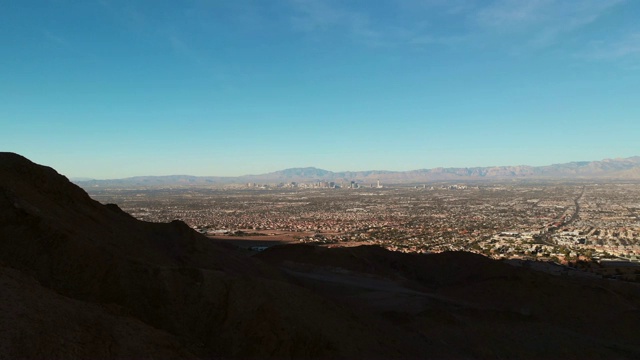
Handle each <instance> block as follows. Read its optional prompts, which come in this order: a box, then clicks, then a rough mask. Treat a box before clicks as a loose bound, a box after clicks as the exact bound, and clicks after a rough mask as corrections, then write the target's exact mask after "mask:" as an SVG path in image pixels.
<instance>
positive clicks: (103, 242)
mask: <svg viewBox="0 0 640 360" xmlns="http://www.w3.org/2000/svg"><path fill="white" fill-rule="evenodd" d="M0 265H2V266H3V267H6V268H13V269H16V270H18V271H19V272H20V275H19V276H18V277H17V278H18V279H22V278H30V277H32V278H34V279H35V280H36V281H37V282H38V283H39V284H40V285H34V286H35V287H36V288H38V289H36V290H34V292H33V293H34V294H37V293H38V292H40V293H42V294H46V293H47V292H46V291H44V290H42V289H40V287H44V288H47V289H50V290H53V291H55V292H57V293H59V294H60V295H61V296H62V297H64V299H67V300H66V301H64V300H60V299H49V300H46V299H44V300H43V301H44V302H45V303H46V301H50V302H51V303H54V304H57V303H60V304H62V303H63V302H64V303H66V304H67V305H64V304H62V305H61V306H63V307H64V306H67V308H68V307H69V306H71V305H69V304H71V303H74V302H75V301H85V302H87V304H91V303H93V304H104V305H105V306H107V308H108V309H112V310H109V311H115V315H117V316H120V315H122V316H124V317H126V318H127V319H128V318H131V319H138V320H136V321H142V323H144V324H148V325H147V326H150V327H153V328H156V329H160V330H161V332H162V331H164V332H166V333H167V335H165V336H174V337H177V338H178V339H180V342H181V344H183V345H184V346H185V347H186V350H180V349H178V350H179V351H183V352H192V353H195V354H196V355H200V356H205V357H211V356H213V357H258V358H262V357H293V358H304V357H327V356H331V357H333V356H346V357H352V356H355V355H356V354H370V355H371V356H375V355H378V356H384V354H386V356H393V355H398V354H402V353H403V351H404V350H402V348H400V349H398V348H395V347H393V346H388V345H386V344H384V342H383V341H382V340H383V339H385V336H384V334H383V332H382V331H381V330H376V329H375V328H373V329H372V328H371V327H370V326H369V324H368V323H367V320H366V319H363V320H362V321H360V320H357V317H356V315H354V313H353V312H351V311H350V310H349V309H347V308H344V307H342V306H340V305H338V304H335V303H333V302H329V301H327V300H325V299H323V298H321V297H319V296H317V295H315V294H313V293H312V292H310V291H308V290H305V289H303V288H299V287H297V286H295V285H292V284H289V283H287V282H286V281H284V280H283V279H282V278H281V277H280V275H279V274H278V273H279V272H278V271H277V270H275V269H273V268H272V267H270V266H267V265H265V264H263V263H262V262H260V261H259V260H254V259H252V258H250V257H247V256H246V254H245V253H243V252H241V251H240V250H238V249H236V248H234V247H231V246H227V245H222V244H220V243H216V242H213V241H211V240H210V239H208V238H206V237H204V236H202V235H200V234H198V233H197V232H195V231H192V230H191V229H190V228H189V227H188V226H186V225H185V224H184V223H182V222H179V221H174V222H172V223H169V224H154V223H144V222H140V221H138V220H135V219H134V218H132V217H131V216H129V215H128V214H126V213H124V212H122V211H121V210H120V209H119V208H118V207H117V206H115V205H109V206H104V205H101V204H99V203H98V202H95V201H93V200H92V199H90V198H89V197H88V196H87V194H86V193H84V191H82V190H81V189H80V188H78V187H76V186H75V185H73V184H71V183H69V182H68V181H67V180H66V178H65V177H63V176H61V175H59V174H58V173H56V172H55V171H54V170H53V169H51V168H47V167H44V166H40V165H36V164H33V163H31V162H30V161H29V160H27V159H25V158H23V157H21V156H19V155H16V154H10V153H2V154H0ZM7 271H9V270H7ZM12 281H14V280H12ZM14 283H15V281H14ZM25 286H30V285H25ZM4 290H6V289H4ZM4 290H3V291H4ZM23 290H24V289H16V291H13V292H12V291H11V290H9V291H10V294H9V295H10V297H11V298H17V297H18V296H19V295H20V294H21V291H23ZM25 291H26V290H25ZM51 294H53V293H51ZM8 297H9V296H8ZM45 297H46V296H45ZM1 305H2V306H3V307H5V308H3V311H4V312H5V313H6V312H9V313H10V311H9V310H7V308H6V307H8V308H11V307H12V306H15V305H16V304H12V303H6V302H3V303H2V304H1ZM86 308H87V311H92V312H96V315H95V316H96V318H98V319H107V320H108V319H110V317H109V315H108V314H105V310H102V309H101V308H100V307H95V306H90V305H87V306H86ZM113 309H116V310H113ZM109 311H106V312H107V313H108V312H109ZM59 313H60V314H65V311H63V310H61V311H60V312H59ZM107 320H105V322H107V323H109V321H111V320H108V321H107ZM52 321H53V320H51V322H52ZM56 321H59V322H60V326H75V327H79V326H83V325H82V324H83V322H82V319H74V318H60V319H56ZM126 321H130V320H126ZM131 321H133V320H131ZM23 325H24V324H23ZM24 326H27V325H24ZM34 326H39V325H38V324H34ZM43 326H45V325H43ZM109 329H110V327H105V329H103V330H104V331H103V333H96V334H93V335H92V336H93V337H94V338H95V341H102V340H101V338H102V337H110V338H113V339H114V340H113V341H117V339H119V337H118V336H117V334H114V333H112V332H111V330H109ZM41 330H42V331H43V332H44V333H49V334H51V333H52V332H51V331H48V330H47V329H44V330H43V329H38V328H36V329H33V332H34V333H38V332H39V331H41ZM87 331H92V329H91V328H88V329H87ZM101 331H102V330H101ZM113 331H118V330H117V328H116V329H115V330H113ZM2 334H3V332H0V336H3V335H2ZM169 334H170V335H169ZM60 336H61V339H60V340H63V339H65V337H64V336H67V335H64V334H61V335H60ZM154 336H155V335H154V334H152V333H149V334H146V335H144V336H142V338H145V339H151V340H153V339H155V337H154ZM398 338H399V337H398ZM27 339H29V341H33V340H34V337H33V336H31V337H27ZM0 340H1V341H0V342H2V343H3V344H7V343H9V348H11V349H12V350H11V351H14V350H15V351H14V353H19V354H24V355H25V356H27V357H28V356H39V355H41V354H40V353H37V352H36V353H29V349H31V348H29V347H25V346H26V344H25V343H24V342H20V341H14V340H12V339H0ZM42 340H43V341H45V339H42ZM151 340H149V341H151ZM46 341H47V342H51V341H53V340H46ZM132 341H133V340H132ZM398 342H400V343H402V342H403V340H402V338H399V339H398ZM142 345H143V344H142ZM142 345H141V346H142ZM87 346H88V347H89V348H92V346H93V344H87ZM16 348H17V349H16ZM44 348H48V347H47V346H45V347H44ZM89 348H84V349H81V350H75V351H76V352H73V353H65V352H64V350H63V349H60V350H59V351H58V352H57V354H58V355H59V356H60V357H62V358H67V357H73V356H74V354H87V351H89V350H88V349H89ZM113 348H115V349H118V348H120V349H124V350H123V351H124V352H123V353H117V354H112V355H113V356H132V355H134V354H136V352H132V353H128V352H126V351H125V350H126V349H129V348H128V347H126V346H120V347H119V346H113ZM32 349H38V347H37V346H34V347H32ZM418 349H420V350H426V349H428V348H427V347H425V346H422V347H420V346H418ZM178 350H176V352H173V353H172V352H168V353H166V354H165V355H166V356H167V357H172V356H174V355H176V353H179V352H178ZM413 350H414V351H415V349H413ZM7 351H8V350H7ZM34 351H35V350H34ZM99 354H101V353H100V352H97V353H96V354H95V355H96V356H97V355H99ZM150 356H151V354H150Z"/></svg>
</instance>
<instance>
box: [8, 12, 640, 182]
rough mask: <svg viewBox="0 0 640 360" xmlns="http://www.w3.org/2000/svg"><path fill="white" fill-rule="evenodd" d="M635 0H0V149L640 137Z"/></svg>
mask: <svg viewBox="0 0 640 360" xmlns="http://www.w3.org/2000/svg"><path fill="white" fill-rule="evenodd" d="M637 14H640V1H635V0H634V1H632V0H627V1H624V0H526V1H525V0H522V1H516V0H495V1H471V0H395V1H382V0H366V1H364V0H362V1H358V0H354V1H331V0H274V1H262V0H254V1H251V0H246V1H244V0H237V1H215V0H210V1H206V0H185V1H168V0H166V1H161V0H157V1H133V0H127V1H115V0H114V1H110V0H96V1H91V0H87V1H71V0H69V1H65V0H51V1H30V0H20V1H17V0H16V1H11V0H10V1H2V2H0V150H1V151H12V152H17V153H20V154H22V155H25V156H27V157H28V158H30V159H31V160H33V161H35V162H38V163H42V164H46V165H49V166H52V167H54V168H56V169H57V170H58V171H59V172H61V173H63V174H65V175H67V176H70V177H80V176H86V177H93V178H120V177H128V176H135V175H167V174H191V175H243V174H257V173H264V172H269V171H275V170H280V169H284V168H288V167H299V166H316V167H321V168H325V169H329V170H334V171H340V170H373V169H385V170H412V169H420V168H433V167H464V166H490V165H520V164H526V165H547V164H552V163H560V162H567V161H574V160H599V159H603V158H615V157H628V156H634V155H640V142H639V141H638V139H639V138H640V22H639V21H637V20H638V17H637Z"/></svg>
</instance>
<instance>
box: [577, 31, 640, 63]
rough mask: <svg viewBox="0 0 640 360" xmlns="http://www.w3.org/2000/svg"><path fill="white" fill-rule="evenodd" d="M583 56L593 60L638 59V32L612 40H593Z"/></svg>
mask: <svg viewBox="0 0 640 360" xmlns="http://www.w3.org/2000/svg"><path fill="white" fill-rule="evenodd" d="M585 57H587V58H589V59H593V60H621V59H640V32H636V33H632V34H627V35H625V36H624V37H622V38H620V39H618V40H614V41H606V42H605V41H594V42H592V43H591V44H590V49H589V50H588V51H587V52H586V53H585Z"/></svg>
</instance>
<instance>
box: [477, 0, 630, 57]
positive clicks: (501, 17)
mask: <svg viewBox="0 0 640 360" xmlns="http://www.w3.org/2000/svg"><path fill="white" fill-rule="evenodd" d="M625 1H626V0H580V1H577V0H529V1H521V0H498V1H495V2H494V3H492V4H491V5H488V6H486V7H484V8H481V9H479V10H478V11H477V12H476V13H475V14H474V15H473V19H474V20H475V22H476V24H477V26H478V27H479V28H480V29H483V30H485V31H489V32H498V33H503V34H515V35H519V36H524V37H525V39H526V41H525V45H527V46H533V47H546V46H549V45H552V44H554V43H556V42H557V41H559V40H560V38H561V36H562V35H565V34H568V33H571V32H573V31H576V30H578V29H580V28H582V27H584V26H587V25H589V24H591V23H593V22H594V21H596V20H597V19H599V18H600V17H602V16H603V15H604V14H606V13H607V11H609V10H610V9H612V8H613V7H615V6H617V5H620V4H622V3H624V2H625Z"/></svg>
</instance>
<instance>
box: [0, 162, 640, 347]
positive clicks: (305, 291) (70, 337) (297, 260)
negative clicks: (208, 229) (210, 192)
mask: <svg viewBox="0 0 640 360" xmlns="http://www.w3.org/2000/svg"><path fill="white" fill-rule="evenodd" d="M639 333H640V288H639V287H638V286H637V285H636V284H632V283H624V282H619V281H609V280H605V279H599V278H591V277H584V278H580V277H566V276H554V275H550V274H547V273H542V272H537V271H534V270H533V269H530V268H527V267H526V266H521V267H515V266H512V265H510V264H509V263H507V262H504V261H497V260H491V259H488V258H486V257H483V256H481V255H477V254H471V253H464V252H447V253H441V254H403V253H396V252H390V251H388V250H385V249H383V248H380V247H376V246H359V247H352V248H326V247H320V246H311V245H284V246H275V247H272V248H269V249H267V250H266V251H264V252H261V253H258V254H253V253H251V252H248V251H246V250H242V249H240V248H236V247H234V246H231V245H227V244H224V243H221V242H218V241H216V240H213V239H209V238H207V237H205V236H203V235H202V234H200V233H198V232H196V231H194V230H192V229H191V228H189V227H188V226H187V225H186V224H184V223H182V222H180V221H173V222H170V223H148V222H143V221H139V220H136V219H135V218H133V217H132V216H130V215H129V214H127V213H125V212H124V211H122V210H121V209H120V208H119V207H118V206H117V205H114V204H101V203H99V202H97V201H95V200H93V199H91V198H90V197H89V196H88V195H87V193H86V192H85V191H83V190H82V189H81V188H80V187H78V186H76V185H74V184H72V183H71V182H69V181H68V180H67V178H65V177H64V176H62V175H60V174H58V173H57V172H56V171H55V170H54V169H52V168H49V167H46V166H42V165H37V164H34V163H32V162H31V161H29V160H28V159H26V158H24V157H22V156H20V155H17V154H12V153H0V359H45V358H46V359H96V358H100V359H121V358H127V359H131V358H135V359H151V358H153V359H163V358H164V359H175V358H189V359H191V358H193V359H308V358H312V359H329V358H332V359H352V358H363V359H364V358H366V359H417V358H437V359H476V358H519V359H523V358H532V359H540V358H545V359H546V358H563V359H584V358H591V359H593V358H603V359H604V358H607V359H610V358H615V359H638V358H640V346H639V345H638V342H637V335H638V334H639Z"/></svg>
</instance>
